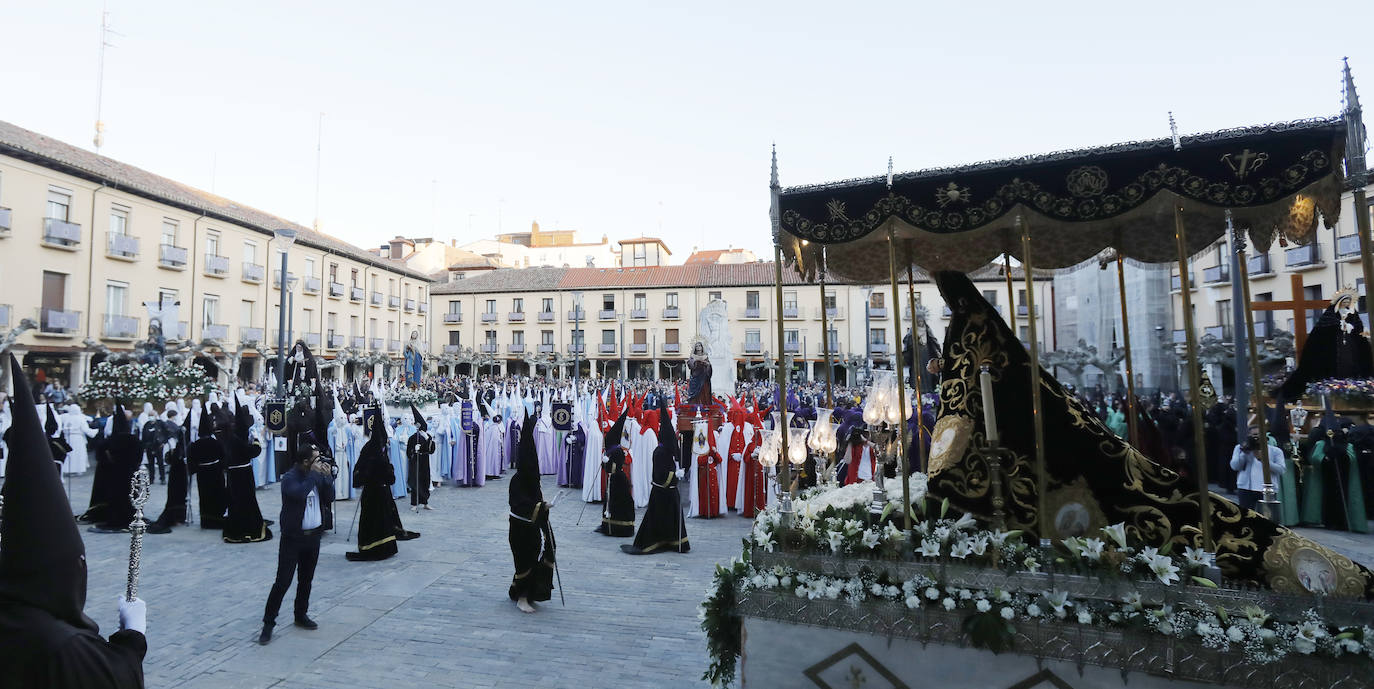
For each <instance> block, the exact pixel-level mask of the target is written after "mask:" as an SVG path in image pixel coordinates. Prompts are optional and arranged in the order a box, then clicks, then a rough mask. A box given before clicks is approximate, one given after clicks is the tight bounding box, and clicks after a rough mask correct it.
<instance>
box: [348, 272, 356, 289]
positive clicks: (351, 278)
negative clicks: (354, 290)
mask: <svg viewBox="0 0 1374 689" xmlns="http://www.w3.org/2000/svg"><path fill="white" fill-rule="evenodd" d="M351 271H352V274H351V275H350V276H349V278H348V286H349V287H357V286H358V269H357V268H352V269H351Z"/></svg>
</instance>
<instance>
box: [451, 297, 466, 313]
mask: <svg viewBox="0 0 1374 689" xmlns="http://www.w3.org/2000/svg"><path fill="white" fill-rule="evenodd" d="M448 312H449V313H452V314H461V313H463V302H461V301H459V300H457V299H450V300H449V301H448Z"/></svg>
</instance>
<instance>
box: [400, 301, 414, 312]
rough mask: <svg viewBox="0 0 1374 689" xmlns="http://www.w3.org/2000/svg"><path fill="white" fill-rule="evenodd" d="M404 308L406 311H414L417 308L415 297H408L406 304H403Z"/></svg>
mask: <svg viewBox="0 0 1374 689" xmlns="http://www.w3.org/2000/svg"><path fill="white" fill-rule="evenodd" d="M402 308H404V309H405V311H406V313H411V312H413V311H414V310H415V300H414V299H407V300H405V302H404V305H403V306H402Z"/></svg>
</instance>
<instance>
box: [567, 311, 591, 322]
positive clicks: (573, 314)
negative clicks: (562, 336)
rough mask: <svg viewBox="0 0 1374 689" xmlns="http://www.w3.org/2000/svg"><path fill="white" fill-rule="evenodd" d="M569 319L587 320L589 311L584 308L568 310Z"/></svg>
mask: <svg viewBox="0 0 1374 689" xmlns="http://www.w3.org/2000/svg"><path fill="white" fill-rule="evenodd" d="M568 320H570V321H585V320H587V312H586V311H585V310H584V309H573V310H572V311H569V312H568Z"/></svg>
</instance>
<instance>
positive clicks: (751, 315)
mask: <svg viewBox="0 0 1374 689" xmlns="http://www.w3.org/2000/svg"><path fill="white" fill-rule="evenodd" d="M739 317H740V318H743V319H745V320H758V319H760V318H763V315H762V312H761V311H759V309H758V307H754V308H749V307H747V306H746V307H745V308H744V309H743V310H742V311H740V314H739Z"/></svg>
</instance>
